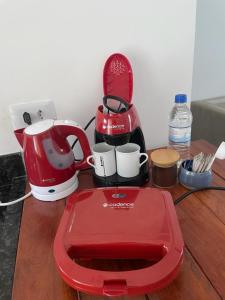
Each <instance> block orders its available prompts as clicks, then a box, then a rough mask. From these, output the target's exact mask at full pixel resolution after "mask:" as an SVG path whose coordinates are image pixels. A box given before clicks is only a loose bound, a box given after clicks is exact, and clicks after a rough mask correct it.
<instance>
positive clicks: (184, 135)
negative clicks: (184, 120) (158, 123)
mask: <svg viewBox="0 0 225 300" xmlns="http://www.w3.org/2000/svg"><path fill="white" fill-rule="evenodd" d="M190 140H191V126H188V127H183V128H177V127H172V126H169V141H170V142H174V143H187V142H189V141H190Z"/></svg>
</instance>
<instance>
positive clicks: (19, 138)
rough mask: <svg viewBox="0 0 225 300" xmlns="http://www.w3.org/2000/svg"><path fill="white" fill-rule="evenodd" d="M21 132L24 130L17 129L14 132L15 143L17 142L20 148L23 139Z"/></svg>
mask: <svg viewBox="0 0 225 300" xmlns="http://www.w3.org/2000/svg"><path fill="white" fill-rule="evenodd" d="M23 131H24V128H21V129H17V130H15V131H14V133H15V136H16V138H17V141H18V142H19V144H20V146H21V147H22V148H23V139H24V134H23Z"/></svg>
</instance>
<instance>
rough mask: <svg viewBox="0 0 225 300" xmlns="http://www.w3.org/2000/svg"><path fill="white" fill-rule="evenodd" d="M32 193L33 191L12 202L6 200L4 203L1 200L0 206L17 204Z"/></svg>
mask: <svg viewBox="0 0 225 300" xmlns="http://www.w3.org/2000/svg"><path fill="white" fill-rule="evenodd" d="M31 195H32V193H31V192H29V193H27V194H26V195H25V196H23V197H21V198H18V199H16V200H14V201H11V202H5V203H2V202H1V201H0V207H2V206H9V205H13V204H16V203H18V202H20V201H23V200H24V199H26V198H28V197H30V196H31Z"/></svg>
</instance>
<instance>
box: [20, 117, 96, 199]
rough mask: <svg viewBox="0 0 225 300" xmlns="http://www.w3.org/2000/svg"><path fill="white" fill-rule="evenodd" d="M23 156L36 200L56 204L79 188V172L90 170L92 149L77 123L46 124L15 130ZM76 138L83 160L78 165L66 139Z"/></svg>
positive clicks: (53, 121) (48, 122)
mask: <svg viewBox="0 0 225 300" xmlns="http://www.w3.org/2000/svg"><path fill="white" fill-rule="evenodd" d="M15 135H16V137H17V140H18V141H19V143H20V145H21V146H22V148H23V152H24V162H25V166H26V171H27V176H28V180H29V183H30V186H31V191H32V194H33V196H34V197H35V198H37V199H39V200H44V201H54V200H58V199H61V198H64V197H66V196H68V195H69V194H71V193H72V192H73V191H74V190H75V189H76V188H77V186H78V179H77V170H81V169H84V168H87V167H88V165H87V163H86V158H87V157H88V156H89V155H90V153H91V151H90V146H89V143H88V139H87V136H86V134H85V132H84V130H83V129H82V128H81V127H80V126H79V125H78V124H77V123H76V122H74V121H67V120H66V121H59V120H57V121H56V120H43V121H40V122H37V123H34V124H32V125H30V126H28V127H26V128H25V129H24V128H23V129H18V130H15ZM70 135H75V136H76V137H77V138H78V140H79V142H80V145H81V149H82V151H83V160H81V161H79V162H75V160H74V155H73V151H72V149H71V147H70V145H69V143H68V141H67V137H68V136H70Z"/></svg>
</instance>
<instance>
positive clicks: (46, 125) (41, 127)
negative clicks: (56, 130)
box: [24, 119, 54, 135]
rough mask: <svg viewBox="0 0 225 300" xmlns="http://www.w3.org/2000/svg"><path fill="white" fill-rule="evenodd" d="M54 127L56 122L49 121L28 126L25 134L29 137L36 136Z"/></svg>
mask: <svg viewBox="0 0 225 300" xmlns="http://www.w3.org/2000/svg"><path fill="white" fill-rule="evenodd" d="M53 125H54V120H51V119H47V120H43V121H40V122H37V123H34V124H32V125H30V126H28V127H27V128H26V129H25V131H24V132H25V134H28V135H36V134H39V133H42V132H44V131H46V130H48V129H50V128H51V127H53Z"/></svg>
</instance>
